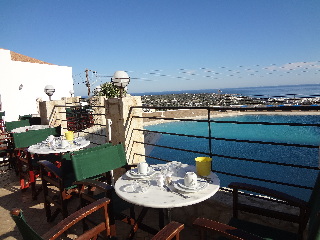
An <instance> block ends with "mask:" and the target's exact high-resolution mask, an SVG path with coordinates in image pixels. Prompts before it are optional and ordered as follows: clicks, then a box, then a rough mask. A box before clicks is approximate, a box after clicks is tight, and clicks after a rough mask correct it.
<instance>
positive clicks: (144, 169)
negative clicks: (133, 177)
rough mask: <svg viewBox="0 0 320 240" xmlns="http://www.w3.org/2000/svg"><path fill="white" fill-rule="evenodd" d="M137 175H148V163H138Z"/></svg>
mask: <svg viewBox="0 0 320 240" xmlns="http://www.w3.org/2000/svg"><path fill="white" fill-rule="evenodd" d="M138 173H140V174H147V173H148V163H146V162H141V163H138Z"/></svg>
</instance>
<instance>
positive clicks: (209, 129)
mask: <svg viewBox="0 0 320 240" xmlns="http://www.w3.org/2000/svg"><path fill="white" fill-rule="evenodd" d="M210 117H211V115H210V108H208V131H209V154H210V157H211V158H212V144H211V143H212V139H211V122H210V119H211V118H210Z"/></svg>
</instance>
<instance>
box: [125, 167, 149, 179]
mask: <svg viewBox="0 0 320 240" xmlns="http://www.w3.org/2000/svg"><path fill="white" fill-rule="evenodd" d="M153 173H155V171H154V169H153V168H152V167H149V168H148V172H147V173H146V174H142V173H139V172H138V168H134V169H131V170H129V171H127V172H126V174H127V176H128V177H130V178H145V177H150V176H151V175H152V174H153Z"/></svg>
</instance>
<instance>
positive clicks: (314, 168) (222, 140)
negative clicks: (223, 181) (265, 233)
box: [131, 106, 320, 197]
mask: <svg viewBox="0 0 320 240" xmlns="http://www.w3.org/2000/svg"><path fill="white" fill-rule="evenodd" d="M136 108H143V109H147V108H149V109H155V110H192V109H202V110H204V111H206V112H207V114H206V116H203V118H201V119H198V118H197V119H195V118H175V117H155V116H145V115H144V116H131V117H133V118H143V119H149V120H153V121H154V120H161V121H162V122H168V121H179V122H198V123H205V124H203V125H202V127H203V129H202V130H203V131H206V134H201V135H193V134H188V133H184V132H181V131H180V132H172V131H171V132H167V131H159V130H150V129H149V130H148V129H134V130H133V131H137V132H143V133H144V134H161V135H164V136H174V137H179V138H176V139H180V140H176V141H174V144H173V145H174V146H173V145H170V143H169V144H166V143H161V144H159V143H150V142H149V143H148V142H146V141H144V142H136V143H139V144H144V145H145V146H146V147H147V146H148V147H152V148H153V152H154V151H156V152H157V153H158V154H153V152H151V154H149V155H147V154H146V155H144V156H145V157H146V159H147V161H149V162H159V161H160V162H169V161H173V160H178V161H189V162H188V163H191V164H192V163H193V162H192V160H193V159H194V158H193V157H192V156H199V155H201V156H203V155H204V156H209V157H212V158H213V159H214V161H218V160H217V159H219V160H220V161H224V162H225V163H226V165H234V164H239V163H240V164H243V163H250V164H253V166H251V167H254V166H255V167H259V168H260V171H261V173H263V172H265V171H269V174H268V176H270V177H269V178H266V177H261V176H260V174H254V175H249V174H250V173H248V172H246V171H239V172H234V170H233V171H232V170H230V169H229V168H228V167H223V169H221V168H220V169H218V168H217V166H216V164H215V162H213V164H212V167H211V168H212V169H211V170H212V171H214V172H216V173H218V174H219V175H220V174H222V175H225V176H229V178H232V179H235V178H236V179H237V180H239V178H240V179H242V181H245V182H250V181H251V182H252V181H254V182H260V184H262V185H267V186H268V187H271V188H277V186H281V187H285V188H286V191H287V192H291V193H295V191H296V190H299V191H301V190H303V191H307V194H304V193H303V194H302V195H306V196H307V195H308V194H310V193H311V190H312V189H313V184H314V181H315V179H316V178H315V176H316V175H317V174H318V171H319V159H318V158H319V146H318V144H300V143H290V142H289V143H287V142H277V141H268V140H265V139H259V140H256V139H255V140H250V139H238V138H230V137H227V136H225V137H224V136H216V134H215V126H217V125H216V124H236V125H239V126H240V125H264V126H290V127H292V129H293V130H292V131H295V130H294V128H295V127H312V128H317V129H318V128H319V127H320V124H307V123H292V122H290V123H287V122H282V123H276V122H258V121H257V122H256V121H255V122H240V121H230V120H228V121H226V120H223V118H219V119H218V120H217V119H216V118H214V119H213V118H212V116H213V114H212V113H213V112H215V111H219V112H226V111H228V112H229V111H237V112H239V111H252V113H253V114H254V111H310V110H312V111H319V110H320V107H319V106H292V107H289V106H285V107H283V108H280V107H274V108H272V109H271V108H270V107H263V108H256V107H255V108H231V107H223V108H222V107H211V108H210V107H200V108H198V107H194V108H189V107H170V108H166V107H145V106H141V107H136ZM163 115H166V114H163ZM193 139H197V140H200V144H201V145H202V147H201V148H199V149H200V150H198V149H190V147H187V148H186V147H183V146H180V144H179V143H177V142H181V143H185V142H188V141H193ZM218 142H219V144H228V143H245V144H250V145H252V146H254V148H255V147H256V146H258V145H264V146H270V145H272V146H277V147H279V148H281V150H280V151H296V149H307V152H306V154H309V151H312V154H313V156H315V157H314V158H313V159H312V162H311V163H310V162H308V163H304V162H303V159H301V161H298V163H297V161H296V162H294V163H291V162H290V161H288V162H287V161H269V160H265V159H255V158H250V157H244V156H242V155H241V154H240V155H236V154H229V155H228V154H220V153H217V149H216V146H215V145H216V144H217V143H218ZM204 144H206V147H204V146H203V145H204ZM181 145H182V144H181ZM203 149H205V150H203ZM285 149H286V150H285ZM168 152H169V153H168ZM159 153H160V154H159ZM181 153H187V154H188V155H185V154H181ZM180 155H181V156H182V158H181V157H180V158H179V156H180ZM163 156H167V157H163ZM186 156H187V157H186ZM186 158H188V160H186ZM299 160H300V159H299ZM300 162H301V163H300ZM243 166H244V165H243ZM243 166H242V167H243ZM270 166H271V167H270ZM272 166H274V167H280V168H281V169H282V170H281V173H282V174H283V177H282V176H280V177H279V176H277V178H276V179H275V178H273V176H272V168H273V167H272ZM244 168H245V167H244ZM293 169H294V171H293ZM297 171H298V172H301V174H302V175H305V177H309V178H311V179H312V180H313V182H312V180H311V181H309V184H303V183H301V182H300V181H299V180H297V181H295V180H294V179H295V175H294V173H296V172H297ZM249 172H250V171H249ZM255 172H256V173H257V172H258V173H259V171H255ZM292 172H294V173H293V175H292ZM290 174H291V178H293V179H290ZM261 175H265V174H261ZM285 175H288V176H289V177H288V176H287V177H286V178H287V181H286V180H285V177H284V176H285ZM220 176H221V175H220ZM301 178H303V176H300V179H301ZM288 179H289V181H288ZM297 179H298V178H297ZM225 187H226V186H225ZM225 187H224V188H223V189H225V190H227V188H225ZM300 197H301V196H300Z"/></svg>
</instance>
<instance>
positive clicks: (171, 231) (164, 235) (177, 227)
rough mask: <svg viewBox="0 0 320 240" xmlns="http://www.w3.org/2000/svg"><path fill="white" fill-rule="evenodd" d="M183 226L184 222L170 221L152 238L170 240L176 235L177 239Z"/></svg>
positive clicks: (153, 239) (154, 239)
mask: <svg viewBox="0 0 320 240" xmlns="http://www.w3.org/2000/svg"><path fill="white" fill-rule="evenodd" d="M183 228H184V224H182V223H178V222H170V223H169V224H167V225H166V226H165V227H164V228H162V229H161V230H160V231H159V232H158V233H157V234H156V235H155V236H154V237H153V238H152V240H170V239H173V238H174V237H176V236H177V239H179V235H180V232H181V231H182V229H183Z"/></svg>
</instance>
